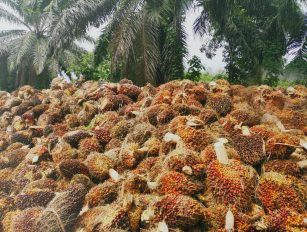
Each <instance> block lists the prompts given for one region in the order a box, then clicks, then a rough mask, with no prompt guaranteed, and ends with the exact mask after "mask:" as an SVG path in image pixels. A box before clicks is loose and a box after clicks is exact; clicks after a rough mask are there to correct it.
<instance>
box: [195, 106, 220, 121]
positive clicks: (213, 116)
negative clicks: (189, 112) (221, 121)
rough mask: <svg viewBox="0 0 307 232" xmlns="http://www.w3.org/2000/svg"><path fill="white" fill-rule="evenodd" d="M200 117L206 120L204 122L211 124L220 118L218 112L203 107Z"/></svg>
mask: <svg viewBox="0 0 307 232" xmlns="http://www.w3.org/2000/svg"><path fill="white" fill-rule="evenodd" d="M198 117H199V118H200V119H201V120H202V121H203V122H204V124H211V123H214V122H216V121H217V120H218V115H217V113H216V112H215V110H212V109H203V110H202V111H201V112H200V113H199V115H198Z"/></svg>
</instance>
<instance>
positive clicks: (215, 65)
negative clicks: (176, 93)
mask: <svg viewBox="0 0 307 232" xmlns="http://www.w3.org/2000/svg"><path fill="white" fill-rule="evenodd" d="M1 5H2V4H1V3H0V6H1ZM303 10H304V11H305V12H306V10H307V8H306V7H303ZM199 14H200V12H199V10H194V9H193V10H190V11H189V12H188V14H187V16H186V22H185V28H186V32H187V45H188V50H189V55H188V57H187V59H189V58H191V57H192V56H193V55H196V56H198V57H200V58H201V60H202V62H203V64H204V65H205V67H206V70H207V71H209V72H210V73H217V72H221V71H223V70H224V67H225V63H224V62H223V49H219V50H218V51H217V53H216V56H214V57H213V58H212V59H208V58H206V56H205V54H203V53H201V52H200V47H201V45H202V44H203V42H204V41H206V40H208V39H209V38H208V37H204V38H200V37H199V36H197V35H195V34H194V32H193V22H194V21H195V19H196V18H197V16H198V15H199ZM12 26H13V25H10V24H8V23H7V22H3V21H0V30H9V29H12ZM14 27H15V26H14ZM100 32H101V28H91V29H90V30H89V34H90V35H92V36H93V37H94V38H98V37H99V35H100ZM0 46H1V44H0ZM84 47H85V48H86V49H88V50H93V48H94V46H93V45H89V44H84Z"/></svg>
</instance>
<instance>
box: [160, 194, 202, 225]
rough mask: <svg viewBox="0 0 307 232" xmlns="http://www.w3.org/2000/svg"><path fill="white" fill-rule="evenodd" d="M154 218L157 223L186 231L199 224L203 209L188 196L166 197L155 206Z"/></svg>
mask: <svg viewBox="0 0 307 232" xmlns="http://www.w3.org/2000/svg"><path fill="white" fill-rule="evenodd" d="M155 217H156V221H158V222H160V221H163V220H165V222H166V223H167V225H169V226H172V227H181V228H186V229H187V228H190V227H191V226H194V225H196V224H198V223H199V222H201V220H202V219H203V217H204V207H203V206H202V205H201V204H200V203H199V202H198V201H196V200H194V199H193V198H191V197H188V196H184V195H166V196H165V197H163V198H162V199H161V200H159V201H158V202H157V203H156V204H155Z"/></svg>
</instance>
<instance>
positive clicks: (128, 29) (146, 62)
mask: <svg viewBox="0 0 307 232" xmlns="http://www.w3.org/2000/svg"><path fill="white" fill-rule="evenodd" d="M192 2H193V1H192V0H121V1H120V0H96V1H94V0H88V1H84V0H78V1H76V2H75V3H73V4H72V5H71V7H70V8H68V9H66V10H64V11H63V13H62V16H61V19H59V20H58V23H57V24H56V25H55V26H54V30H53V34H52V41H53V47H54V49H55V50H57V49H60V48H61V47H63V46H65V44H66V43H69V42H70V40H72V39H74V38H75V37H76V36H80V35H83V34H84V33H85V32H86V30H87V28H88V26H89V25H91V24H95V23H97V22H98V23H102V22H106V21H108V24H107V27H106V29H105V30H104V32H103V35H102V36H101V38H100V42H99V44H98V46H97V50H96V57H97V56H98V57H99V56H100V55H99V53H101V54H105V53H109V54H110V56H111V61H112V62H111V63H112V67H113V70H115V69H116V68H118V67H121V69H122V72H123V75H124V76H129V77H130V78H132V77H133V76H136V77H138V83H142V82H145V81H146V82H151V83H154V84H160V83H164V82H166V81H168V80H169V79H172V78H176V77H177V78H178V77H179V78H180V77H182V76H183V71H184V68H183V58H184V56H185V55H186V52H187V51H186V44H185V31H184V28H183V22H184V16H185V12H186V10H187V9H188V7H190V6H191V4H192ZM68 28H69V29H68ZM61 37H65V38H67V40H66V41H63V40H61ZM105 46H107V47H108V49H107V51H106V49H105ZM100 58H101V57H100Z"/></svg>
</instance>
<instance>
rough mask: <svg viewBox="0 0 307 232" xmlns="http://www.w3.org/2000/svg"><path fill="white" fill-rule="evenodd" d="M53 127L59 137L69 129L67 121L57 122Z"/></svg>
mask: <svg viewBox="0 0 307 232" xmlns="http://www.w3.org/2000/svg"><path fill="white" fill-rule="evenodd" d="M52 127H53V133H54V134H55V135H56V136H58V137H62V136H63V135H65V134H66V133H67V132H68V131H69V129H68V126H67V124H66V123H57V124H55V125H53V126H52Z"/></svg>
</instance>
